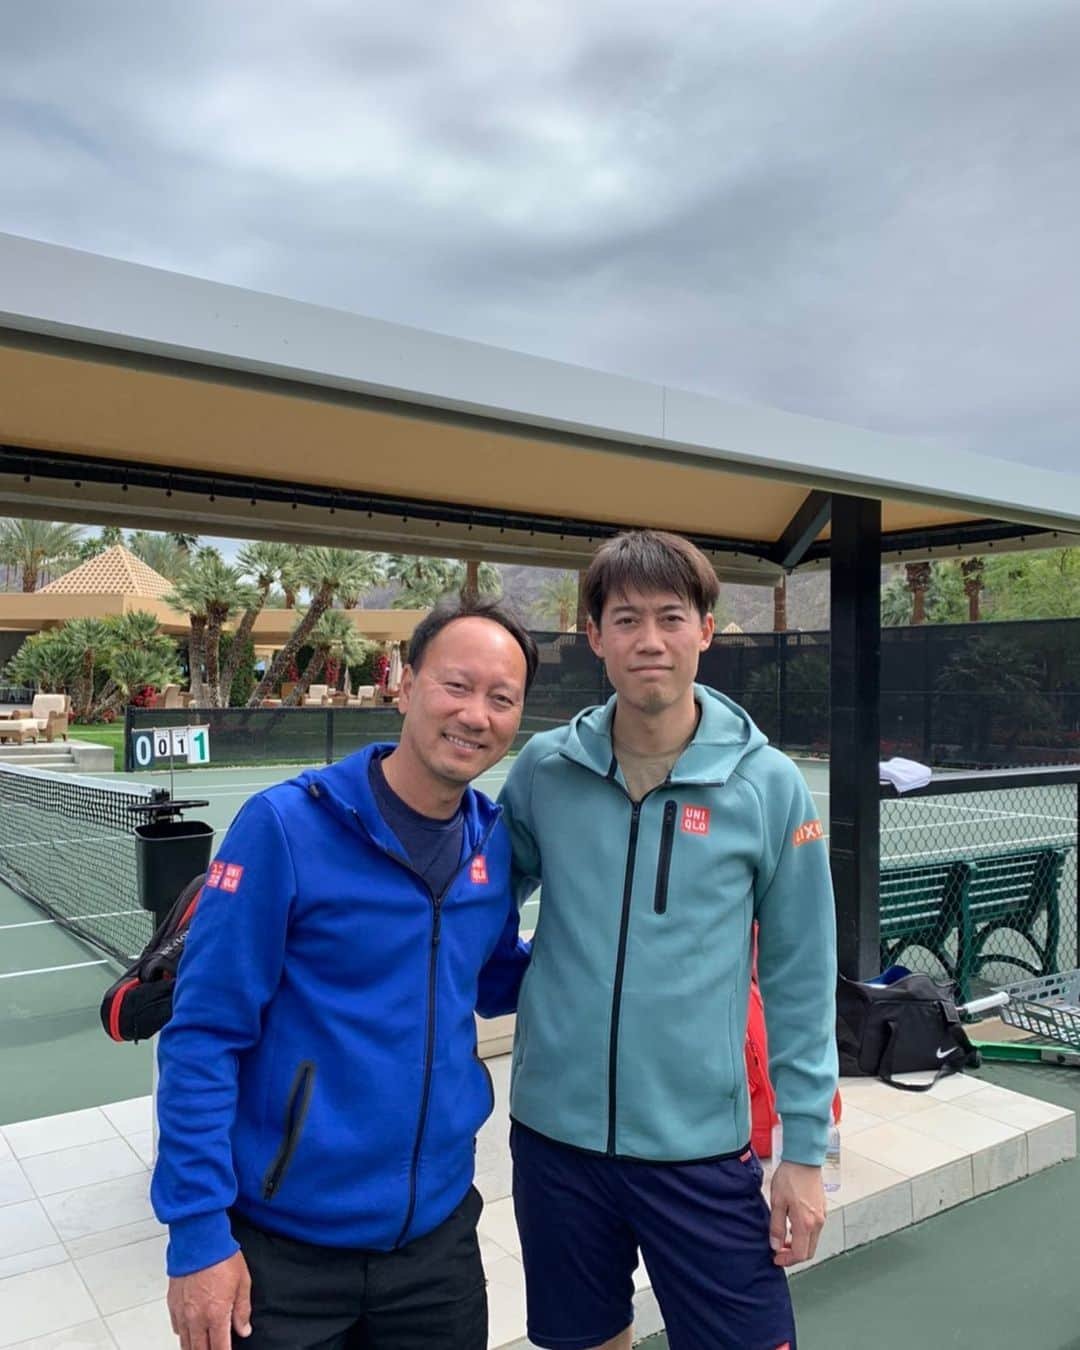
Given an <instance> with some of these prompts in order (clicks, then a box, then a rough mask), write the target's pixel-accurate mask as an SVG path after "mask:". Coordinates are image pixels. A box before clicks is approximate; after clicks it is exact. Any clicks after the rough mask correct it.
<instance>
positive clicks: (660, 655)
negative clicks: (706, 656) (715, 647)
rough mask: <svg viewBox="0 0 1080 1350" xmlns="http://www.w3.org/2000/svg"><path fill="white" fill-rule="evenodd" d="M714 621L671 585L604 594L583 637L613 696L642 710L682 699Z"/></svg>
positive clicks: (649, 711) (648, 711) (660, 708)
mask: <svg viewBox="0 0 1080 1350" xmlns="http://www.w3.org/2000/svg"><path fill="white" fill-rule="evenodd" d="M714 628H715V624H714V621H713V617H712V615H711V614H706V615H705V616H704V618H702V616H701V615H700V614H699V613H698V612H697V610H696V609H695V608H694V606H693V605H692V604H691V603H690V601H689V600H687V599H685V598H684V597H683V596H680V595H676V594H675V593H674V592H673V591H651V592H648V593H645V592H641V591H634V590H631V591H627V592H616V593H613V594H612V595H609V596H608V598H607V600H606V602H605V604H604V612H603V614H602V615H601V616H600V624H599V626H597V625H596V624H594V623H593V621H592V620H591V619H590V620H589V625H588V634H589V643H590V645H591V646H592V649H593V651H594V652H595V653H596V655H597V656H599V657H600V658H601V659H602V660H603V662H604V665H605V666H606V668H607V675H608V679H609V680H610V681H611V683H612V685H613V686H614V689H615V692H616V693H617V694H618V696H619V698H620V699H621V700H622V701H623V702H624V703H627V704H629V705H630V706H631V707H633V708H636V709H637V710H638V711H639V712H642V713H644V714H646V715H647V716H651V715H654V714H656V713H660V712H663V711H664V710H665V709H667V708H671V707H674V706H676V705H677V704H679V703H680V702H681V701H683V700H685V699H686V698H687V696H688V693H689V690H690V686H691V685H692V684H693V683H694V680H695V679H696V678H697V670H698V660H699V658H700V656H701V653H702V652H703V651H705V650H706V649H707V648H708V646H709V643H710V642H711V641H712V637H713V631H714Z"/></svg>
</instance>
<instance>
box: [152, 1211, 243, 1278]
mask: <svg viewBox="0 0 1080 1350" xmlns="http://www.w3.org/2000/svg"><path fill="white" fill-rule="evenodd" d="M239 1250H240V1244H239V1243H238V1242H237V1240H236V1239H235V1238H234V1237H233V1235H232V1228H231V1227H230V1226H229V1216H228V1215H227V1214H226V1213H225V1211H224V1210H219V1211H218V1212H217V1213H216V1214H193V1215H192V1216H191V1217H190V1218H188V1219H177V1220H175V1221H174V1222H173V1223H170V1224H169V1246H168V1249H167V1251H166V1254H165V1269H166V1271H167V1272H168V1274H169V1276H170V1277H172V1278H176V1277H177V1276H180V1275H192V1274H194V1273H195V1271H197V1270H205V1269H206V1267H207V1266H216V1265H217V1263H218V1262H219V1261H227V1260H228V1259H229V1257H230V1256H232V1255H233V1253H234V1252H238V1251H239Z"/></svg>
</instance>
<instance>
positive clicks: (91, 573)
mask: <svg viewBox="0 0 1080 1350" xmlns="http://www.w3.org/2000/svg"><path fill="white" fill-rule="evenodd" d="M172 588H173V584H172V582H171V581H170V580H169V579H168V577H163V576H162V575H161V573H160V572H155V571H154V569H153V568H152V567H150V566H149V565H148V564H147V563H144V562H143V560H142V559H141V558H136V556H135V554H134V553H132V552H131V551H130V550H129V549H126V548H125V547H124V545H123V544H114V545H113V546H112V548H107V549H106V550H105V552H104V553H99V554H98V555H97V557H96V558H88V559H87V560H86V562H84V563H80V565H79V566H78V567H73V568H72V569H71V571H70V572H65V573H64V575H63V576H62V577H57V578H56V580H55V581H50V582H49V584H48V585H47V586H42V588H41V590H40V592H39V594H40V595H131V596H139V597H141V598H143V599H146V600H160V599H161V598H162V597H163V596H166V595H168V593H169V592H170V591H171V590H172Z"/></svg>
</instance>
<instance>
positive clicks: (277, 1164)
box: [263, 1059, 315, 1200]
mask: <svg viewBox="0 0 1080 1350" xmlns="http://www.w3.org/2000/svg"><path fill="white" fill-rule="evenodd" d="M314 1086H315V1065H314V1064H312V1062H311V1061H310V1060H309V1059H305V1060H301V1062H300V1066H299V1068H298V1069H297V1070H296V1076H295V1077H294V1078H293V1082H292V1087H291V1088H290V1089H289V1100H288V1102H287V1103H286V1104H285V1136H284V1138H283V1139H282V1141H281V1147H280V1148H279V1149H278V1151H277V1156H276V1157H275V1159H274V1161H273V1162H272V1163H271V1164H270V1166H269V1168H268V1169H267V1172H266V1177H265V1179H264V1181H263V1199H264V1200H272V1199H273V1198H274V1195H275V1193H276V1192H277V1190H278V1188H279V1187H280V1185H281V1183H282V1180H283V1179H284V1177H285V1173H286V1171H287V1170H288V1167H289V1163H291V1162H292V1158H293V1154H294V1153H295V1152H296V1148H297V1145H298V1144H299V1143H300V1135H301V1134H302V1133H303V1129H304V1121H305V1119H306V1118H307V1113H308V1107H310V1105H311V1093H312V1089H313V1088H314Z"/></svg>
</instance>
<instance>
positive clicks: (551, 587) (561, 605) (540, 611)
mask: <svg viewBox="0 0 1080 1350" xmlns="http://www.w3.org/2000/svg"><path fill="white" fill-rule="evenodd" d="M577 598H578V582H577V575H576V574H575V573H574V572H560V573H559V574H558V576H555V577H552V578H551V579H550V580H548V581H545V582H544V584H543V585H542V586H541V587H540V594H539V596H538V597H537V600H536V604H535V606H534V608H535V610H536V613H537V615H538V616H539V617H540V618H541V619H550V620H554V622H555V624H556V625H557V627H558V631H559V632H560V633H568V632H569V631H570V630H571V629H572V628H573V627H574V620H575V618H576V617H577Z"/></svg>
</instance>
